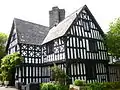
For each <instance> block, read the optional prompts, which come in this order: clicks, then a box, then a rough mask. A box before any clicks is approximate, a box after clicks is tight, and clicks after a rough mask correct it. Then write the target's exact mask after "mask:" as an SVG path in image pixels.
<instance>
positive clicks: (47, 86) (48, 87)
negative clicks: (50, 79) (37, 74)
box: [41, 83, 56, 90]
mask: <svg viewBox="0 0 120 90" xmlns="http://www.w3.org/2000/svg"><path fill="white" fill-rule="evenodd" d="M41 90H56V89H55V85H54V84H53V83H43V84H42V85H41Z"/></svg>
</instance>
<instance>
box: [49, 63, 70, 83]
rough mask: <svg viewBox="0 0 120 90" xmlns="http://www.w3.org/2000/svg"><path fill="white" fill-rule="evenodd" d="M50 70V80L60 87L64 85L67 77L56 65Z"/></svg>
mask: <svg viewBox="0 0 120 90" xmlns="http://www.w3.org/2000/svg"><path fill="white" fill-rule="evenodd" d="M51 70H52V79H54V80H55V82H56V83H59V84H61V85H63V84H65V80H66V79H67V77H68V76H67V75H66V73H65V72H64V71H63V70H62V69H61V68H59V67H58V66H57V65H56V64H54V66H53V67H52V68H51Z"/></svg>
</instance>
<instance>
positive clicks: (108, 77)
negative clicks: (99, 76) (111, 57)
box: [106, 62, 110, 82]
mask: <svg viewBox="0 0 120 90" xmlns="http://www.w3.org/2000/svg"><path fill="white" fill-rule="evenodd" d="M106 73H107V81H108V82H110V76H109V64H108V62H107V63H106Z"/></svg>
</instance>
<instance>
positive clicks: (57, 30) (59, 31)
mask: <svg viewBox="0 0 120 90" xmlns="http://www.w3.org/2000/svg"><path fill="white" fill-rule="evenodd" d="M83 7H86V5H84V6H83ZM83 7H81V8H79V9H78V10H76V11H75V12H74V13H72V14H71V15H69V16H68V17H66V18H65V19H64V20H63V21H61V22H60V23H59V24H58V25H57V26H54V27H53V28H52V29H50V30H49V32H48V35H47V36H46V37H45V39H44V41H43V43H42V44H45V43H47V42H49V41H51V40H53V39H56V38H58V37H61V36H63V35H64V34H65V33H66V31H67V30H68V28H69V27H70V25H71V24H72V22H73V21H74V20H75V18H76V17H77V15H76V14H78V13H80V11H81V10H82V8H83Z"/></svg>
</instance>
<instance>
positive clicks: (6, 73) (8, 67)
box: [0, 53, 24, 81]
mask: <svg viewBox="0 0 120 90" xmlns="http://www.w3.org/2000/svg"><path fill="white" fill-rule="evenodd" d="M1 60H2V62H1V68H0V69H1V74H2V75H3V77H4V80H8V81H12V79H13V78H12V75H14V73H15V72H14V69H15V67H16V65H20V64H21V63H22V61H23V60H24V59H23V57H22V56H21V55H20V53H12V54H9V55H6V56H5V57H3V58H2V59H1Z"/></svg>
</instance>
